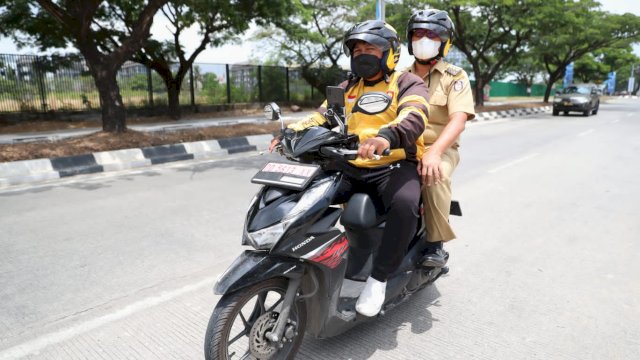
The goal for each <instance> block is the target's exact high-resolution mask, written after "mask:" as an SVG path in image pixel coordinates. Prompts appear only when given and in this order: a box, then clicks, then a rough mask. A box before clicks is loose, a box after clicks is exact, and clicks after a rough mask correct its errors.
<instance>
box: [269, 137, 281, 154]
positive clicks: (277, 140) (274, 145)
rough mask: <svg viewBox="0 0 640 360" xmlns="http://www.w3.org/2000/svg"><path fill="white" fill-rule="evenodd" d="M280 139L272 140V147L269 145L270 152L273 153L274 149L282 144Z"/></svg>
mask: <svg viewBox="0 0 640 360" xmlns="http://www.w3.org/2000/svg"><path fill="white" fill-rule="evenodd" d="M280 140H281V139H280V137H278V136H276V137H274V138H273V139H272V140H271V145H269V152H273V149H275V148H276V146H278V144H280Z"/></svg>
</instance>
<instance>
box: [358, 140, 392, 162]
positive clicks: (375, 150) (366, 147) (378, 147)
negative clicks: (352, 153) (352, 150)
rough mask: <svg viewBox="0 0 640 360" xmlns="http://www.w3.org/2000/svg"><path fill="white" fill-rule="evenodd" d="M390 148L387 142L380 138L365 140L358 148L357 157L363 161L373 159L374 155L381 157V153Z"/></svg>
mask: <svg viewBox="0 0 640 360" xmlns="http://www.w3.org/2000/svg"><path fill="white" fill-rule="evenodd" d="M389 147H391V144H390V143H389V141H388V140H387V139H385V138H382V137H372V138H369V139H366V140H365V141H363V142H361V143H360V146H358V156H359V157H361V158H363V159H374V158H375V157H374V154H377V155H382V152H383V151H385V150H386V149H388V148H389Z"/></svg>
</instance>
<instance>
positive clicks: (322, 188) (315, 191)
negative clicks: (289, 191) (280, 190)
mask: <svg viewBox="0 0 640 360" xmlns="http://www.w3.org/2000/svg"><path fill="white" fill-rule="evenodd" d="M331 184H333V181H331V180H330V179H327V180H325V181H323V182H322V183H320V184H318V185H316V186H314V187H312V188H311V189H309V190H307V191H306V192H305V193H304V195H302V197H301V198H300V200H299V201H298V203H297V204H296V206H294V207H293V209H291V212H290V213H289V214H287V216H285V217H284V219H282V221H286V220H289V219H293V218H296V217H297V216H298V215H300V214H301V213H303V212H305V211H307V210H309V208H310V207H311V206H313V204H315V203H317V202H318V201H319V200H320V199H322V197H323V196H324V193H326V192H327V189H328V188H329V187H330V186H331Z"/></svg>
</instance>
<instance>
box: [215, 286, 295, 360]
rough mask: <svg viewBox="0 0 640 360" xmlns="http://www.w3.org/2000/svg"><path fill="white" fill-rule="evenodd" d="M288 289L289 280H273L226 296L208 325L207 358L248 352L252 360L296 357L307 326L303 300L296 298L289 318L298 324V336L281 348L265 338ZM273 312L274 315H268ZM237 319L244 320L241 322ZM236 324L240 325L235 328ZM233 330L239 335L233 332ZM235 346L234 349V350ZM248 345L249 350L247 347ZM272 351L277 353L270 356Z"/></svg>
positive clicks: (233, 356) (224, 358)
mask: <svg viewBox="0 0 640 360" xmlns="http://www.w3.org/2000/svg"><path fill="white" fill-rule="evenodd" d="M286 291H287V280H286V279H269V280H267V281H263V282H261V283H258V284H256V285H253V286H249V287H247V288H244V289H240V290H238V291H236V292H233V293H230V294H226V295H224V296H222V298H221V299H220V301H219V302H218V305H216V307H215V309H214V310H213V314H211V318H210V319H209V325H208V326H207V332H206V335H205V344H204V355H205V359H206V360H233V359H241V358H245V357H244V356H247V355H250V356H247V358H250V359H294V357H295V354H296V353H297V352H298V349H299V348H300V345H301V344H302V339H303V338H304V333H305V327H306V317H307V313H306V308H305V304H304V302H303V301H294V303H293V305H292V308H291V312H290V313H289V319H291V320H292V321H294V322H295V323H296V325H295V337H293V338H292V339H291V341H289V342H285V343H284V346H283V347H282V348H280V349H278V346H276V345H272V344H271V343H270V342H269V341H268V340H267V339H266V338H264V334H265V333H266V332H265V331H263V330H260V329H267V328H269V326H270V324H272V322H273V321H272V320H270V319H269V317H273V316H277V315H273V313H275V314H278V313H277V312H276V310H278V307H277V306H278V305H279V304H280V303H281V302H282V300H283V299H284V294H285V293H286ZM278 296H279V298H278ZM252 303H253V305H251V304H252ZM269 312H271V315H266V314H267V313H269ZM237 320H240V323H239V324H238V323H237ZM257 322H258V324H257V325H256V323H257ZM234 324H236V326H235V328H234ZM237 325H240V326H237ZM254 325H256V326H254ZM238 327H240V329H238ZM272 328H273V326H271V329H272ZM234 329H235V331H234ZM238 330H241V331H238ZM232 331H233V332H234V333H236V332H237V334H235V335H232ZM238 340H243V341H241V343H244V342H246V343H247V344H246V346H243V345H242V344H234V343H235V342H236V341H238ZM252 342H253V343H252ZM252 344H253V345H254V350H255V348H256V347H257V348H258V351H263V353H259V354H258V356H255V355H254V354H252V353H251V352H252V349H251V346H252ZM232 345H233V349H231V346H232ZM245 347H246V349H243V348H245ZM271 351H273V352H274V353H273V354H271V355H269V352H271Z"/></svg>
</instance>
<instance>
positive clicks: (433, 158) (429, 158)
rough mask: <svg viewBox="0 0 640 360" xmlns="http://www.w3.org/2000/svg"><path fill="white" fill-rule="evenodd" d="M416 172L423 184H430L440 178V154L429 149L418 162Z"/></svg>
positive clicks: (434, 183)
mask: <svg viewBox="0 0 640 360" xmlns="http://www.w3.org/2000/svg"><path fill="white" fill-rule="evenodd" d="M418 174H420V179H421V180H422V183H423V184H426V185H427V186H432V185H436V184H439V183H440V181H441V180H442V158H441V157H440V154H438V153H436V152H435V151H432V149H429V150H428V151H427V152H426V153H425V154H424V155H422V160H421V161H420V162H419V163H418Z"/></svg>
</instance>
